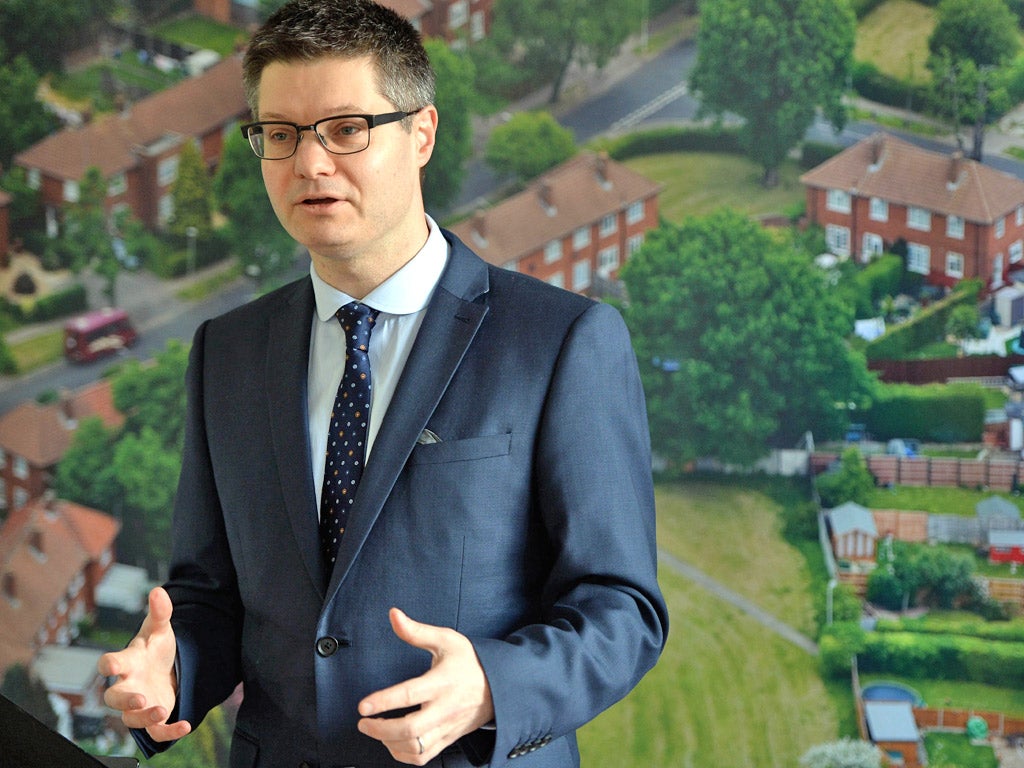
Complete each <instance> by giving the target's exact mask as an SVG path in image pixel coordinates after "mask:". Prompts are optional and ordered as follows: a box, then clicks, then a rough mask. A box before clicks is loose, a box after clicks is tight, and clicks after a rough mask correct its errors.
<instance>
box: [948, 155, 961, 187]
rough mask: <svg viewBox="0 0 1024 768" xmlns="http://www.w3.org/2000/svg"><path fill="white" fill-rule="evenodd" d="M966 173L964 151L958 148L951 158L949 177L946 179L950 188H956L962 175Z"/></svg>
mask: <svg viewBox="0 0 1024 768" xmlns="http://www.w3.org/2000/svg"><path fill="white" fill-rule="evenodd" d="M963 173H964V153H963V152H961V151H960V150H957V151H956V152H954V153H953V154H952V155H950V158H949V178H947V179H946V187H947V188H948V189H956V187H957V186H958V185H959V184H960V177H961V176H963Z"/></svg>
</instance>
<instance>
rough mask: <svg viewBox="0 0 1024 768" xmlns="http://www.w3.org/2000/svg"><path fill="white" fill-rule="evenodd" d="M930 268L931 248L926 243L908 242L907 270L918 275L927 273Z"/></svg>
mask: <svg viewBox="0 0 1024 768" xmlns="http://www.w3.org/2000/svg"><path fill="white" fill-rule="evenodd" d="M931 269H932V250H931V248H929V247H928V246H927V245H921V244H920V243H909V244H908V245H907V271H908V272H916V273H917V274H919V275H927V274H928V273H929V272H931Z"/></svg>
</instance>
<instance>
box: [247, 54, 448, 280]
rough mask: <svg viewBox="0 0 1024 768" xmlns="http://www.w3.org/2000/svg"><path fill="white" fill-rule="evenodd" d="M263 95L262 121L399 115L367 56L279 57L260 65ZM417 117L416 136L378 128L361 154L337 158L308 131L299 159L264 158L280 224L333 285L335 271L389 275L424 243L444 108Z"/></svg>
mask: <svg viewBox="0 0 1024 768" xmlns="http://www.w3.org/2000/svg"><path fill="white" fill-rule="evenodd" d="M258 93H259V116H258V118H257V119H259V120H282V121H286V122H292V123H297V124H299V125H309V124H311V123H314V122H316V121H317V120H320V119H322V118H325V117H331V116H334V115H344V114H368V115H375V114H381V113H387V112H395V111H397V108H396V107H395V105H394V104H392V103H390V102H389V101H388V100H387V99H386V98H384V97H383V96H382V95H381V94H380V93H378V91H377V88H376V86H375V84H374V69H373V65H372V63H371V61H370V60H369V59H368V58H358V59H340V58H323V59H319V60H317V61H315V62H312V63H281V62H274V63H272V64H270V65H268V66H267V67H266V68H265V69H264V70H263V74H262V77H261V78H260V85H259V92H258ZM410 119H411V120H413V121H414V122H413V129H412V131H411V132H409V131H407V130H406V129H405V128H404V127H403V126H402V124H401V123H399V122H395V123H389V124H386V125H381V126H378V127H376V128H374V129H372V130H371V131H370V145H369V147H367V148H366V149H365V150H363V151H362V152H358V153H356V154H351V155H335V154H331V153H330V152H328V151H327V150H326V149H325V148H324V146H323V145H322V144H321V143H320V141H319V140H318V139H317V137H316V136H315V135H314V134H313V132H312V131H305V132H303V133H302V138H301V140H300V141H299V144H298V148H297V149H296V151H295V154H294V155H293V156H292V157H290V158H287V159H285V160H263V161H261V162H262V165H263V180H264V182H265V183H266V187H267V194H268V195H269V196H270V202H271V204H272V205H273V207H274V211H275V212H276V213H277V216H278V218H279V219H280V220H281V224H282V225H283V226H284V228H285V229H286V230H287V231H288V233H289V234H290V235H291V236H292V237H293V238H295V240H297V241H298V242H299V243H301V244H303V245H305V246H306V247H307V248H309V250H310V253H311V255H312V257H313V260H314V263H315V264H316V265H317V269H318V272H319V273H320V275H321V276H322V277H323V278H324V279H326V280H328V282H334V281H332V279H331V275H332V272H333V271H335V270H341V271H349V272H351V273H353V274H355V273H363V274H365V273H366V272H367V270H369V271H370V272H372V273H374V274H377V273H380V276H381V277H387V276H389V275H390V274H391V273H393V272H394V271H395V270H397V269H398V268H399V267H400V266H402V264H404V263H405V262H406V261H407V260H408V259H409V258H411V257H412V256H413V255H414V254H415V253H416V251H417V250H418V249H419V248H420V247H421V246H422V245H423V241H424V239H425V233H426V225H425V220H424V212H423V201H422V194H421V191H420V181H419V178H420V169H421V168H422V167H423V166H424V165H425V164H426V162H427V161H428V160H429V159H430V154H431V152H432V151H433V146H434V133H435V130H436V125H437V112H436V110H435V109H434V108H433V107H432V106H429V107H428V108H427V109H424V110H423V111H421V112H419V113H417V114H416V115H415V116H413V117H412V118H410ZM335 284H336V285H337V283H336V282H335ZM339 287H340V286H339Z"/></svg>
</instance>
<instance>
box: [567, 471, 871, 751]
mask: <svg viewBox="0 0 1024 768" xmlns="http://www.w3.org/2000/svg"><path fill="white" fill-rule="evenodd" d="M657 505H658V525H659V530H658V540H659V547H660V548H661V549H663V550H664V551H666V552H668V553H670V554H672V555H673V556H675V557H677V558H679V559H681V560H684V561H687V562H689V563H690V564H692V565H694V566H696V567H698V568H701V569H702V570H704V571H705V572H707V573H708V574H709V575H711V576H712V577H714V578H716V579H718V580H719V581H722V582H723V583H725V584H726V585H727V586H728V587H729V588H730V589H733V590H735V591H736V592H739V593H741V594H743V595H744V596H745V597H746V598H747V599H749V600H752V601H753V602H755V603H757V604H758V605H760V606H761V607H763V608H764V609H765V610H768V611H770V612H772V613H773V614H775V615H776V616H778V617H779V618H782V619H783V620H785V621H787V622H790V623H792V624H793V625H794V626H796V627H797V628H799V629H801V630H802V631H805V632H808V633H810V632H811V616H812V608H811V598H810V596H809V594H808V576H807V566H806V561H805V560H804V558H803V556H802V555H801V554H800V553H799V552H798V551H797V550H796V549H794V548H792V547H790V546H789V545H788V544H786V542H784V541H783V540H782V538H781V536H780V534H779V522H778V508H777V506H776V505H775V503H774V502H773V501H772V500H771V499H769V498H768V497H767V496H765V495H763V494H761V493H760V492H757V491H754V490H749V489H745V488H734V487H731V486H725V485H720V484H716V483H705V482H694V483H684V484H678V485H672V486H662V487H659V489H658V491H657ZM660 582H661V587H662V590H663V591H664V593H665V598H666V601H667V602H668V607H669V615H670V630H669V638H668V645H667V646H666V648H665V652H664V654H663V655H662V658H661V661H660V662H659V663H658V665H657V666H656V667H655V668H654V669H653V670H652V671H651V672H650V673H648V675H647V676H646V677H645V678H644V680H643V681H642V682H641V683H640V685H639V686H637V688H636V689H635V690H634V691H633V692H632V693H631V694H630V695H629V696H627V697H626V698H625V699H624V700H623V701H622V702H620V703H619V704H617V705H616V706H614V707H612V708H611V709H610V710H608V711H607V712H605V713H604V714H602V715H601V716H600V717H598V718H597V719H596V720H595V721H594V722H592V723H590V724H588V725H587V726H585V727H584V728H583V729H582V730H581V731H580V751H581V754H582V758H583V764H584V765H592V766H605V765H614V766H615V767H616V768H650V767H651V766H666V767H667V766H705V765H707V766H710V765H735V766H740V765H742V766H751V768H774V767H775V766H778V768H782V767H783V766H786V767H787V768H789V767H790V766H793V765H795V764H796V763H797V761H798V759H799V757H800V755H802V754H803V753H804V752H805V751H806V750H807V749H808V748H809V747H811V746H813V745H814V744H818V743H821V742H826V741H832V740H835V739H836V738H837V737H838V727H839V726H838V725H837V718H836V707H835V706H834V703H833V698H832V697H831V696H830V694H829V692H828V691H827V690H826V687H825V685H824V684H823V683H822V681H821V678H820V676H819V673H818V661H817V658H816V657H814V656H811V655H810V654H808V653H806V652H805V651H803V650H801V649H800V648H798V647H796V646H795V645H792V644H791V643H789V642H787V641H786V640H783V639H782V638H781V637H779V636H778V635H776V634H775V633H773V632H771V631H770V630H768V629H766V628H765V627H763V626H762V625H761V624H759V623H758V622H756V621H755V620H754V619H752V618H750V617H749V616H747V615H746V614H744V613H742V612H741V611H740V610H739V609H737V608H735V607H733V606H732V605H730V604H729V603H726V602H723V601H722V600H720V599H718V598H716V597H714V596H712V595H711V594H710V593H708V592H707V591H705V590H704V589H703V588H701V587H699V586H697V585H695V584H694V583H692V582H690V581H689V580H687V579H685V578H683V577H682V576H679V575H678V574H676V573H674V572H673V571H671V570H670V569H669V568H667V567H663V568H662V569H661V571H660ZM851 706H852V705H851ZM612 756H614V757H612Z"/></svg>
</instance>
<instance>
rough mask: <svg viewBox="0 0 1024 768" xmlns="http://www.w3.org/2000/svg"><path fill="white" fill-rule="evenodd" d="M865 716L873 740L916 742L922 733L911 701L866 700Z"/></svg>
mask: <svg viewBox="0 0 1024 768" xmlns="http://www.w3.org/2000/svg"><path fill="white" fill-rule="evenodd" d="M864 717H865V719H866V720H867V722H868V733H870V734H871V740H872V741H874V742H876V743H877V742H880V741H890V742H891V741H910V742H915V741H917V740H918V739H919V738H920V737H921V734H920V733H919V732H918V730H917V723H916V722H915V721H914V710H913V708H912V707H911V705H910V702H909V701H865V702H864Z"/></svg>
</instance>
